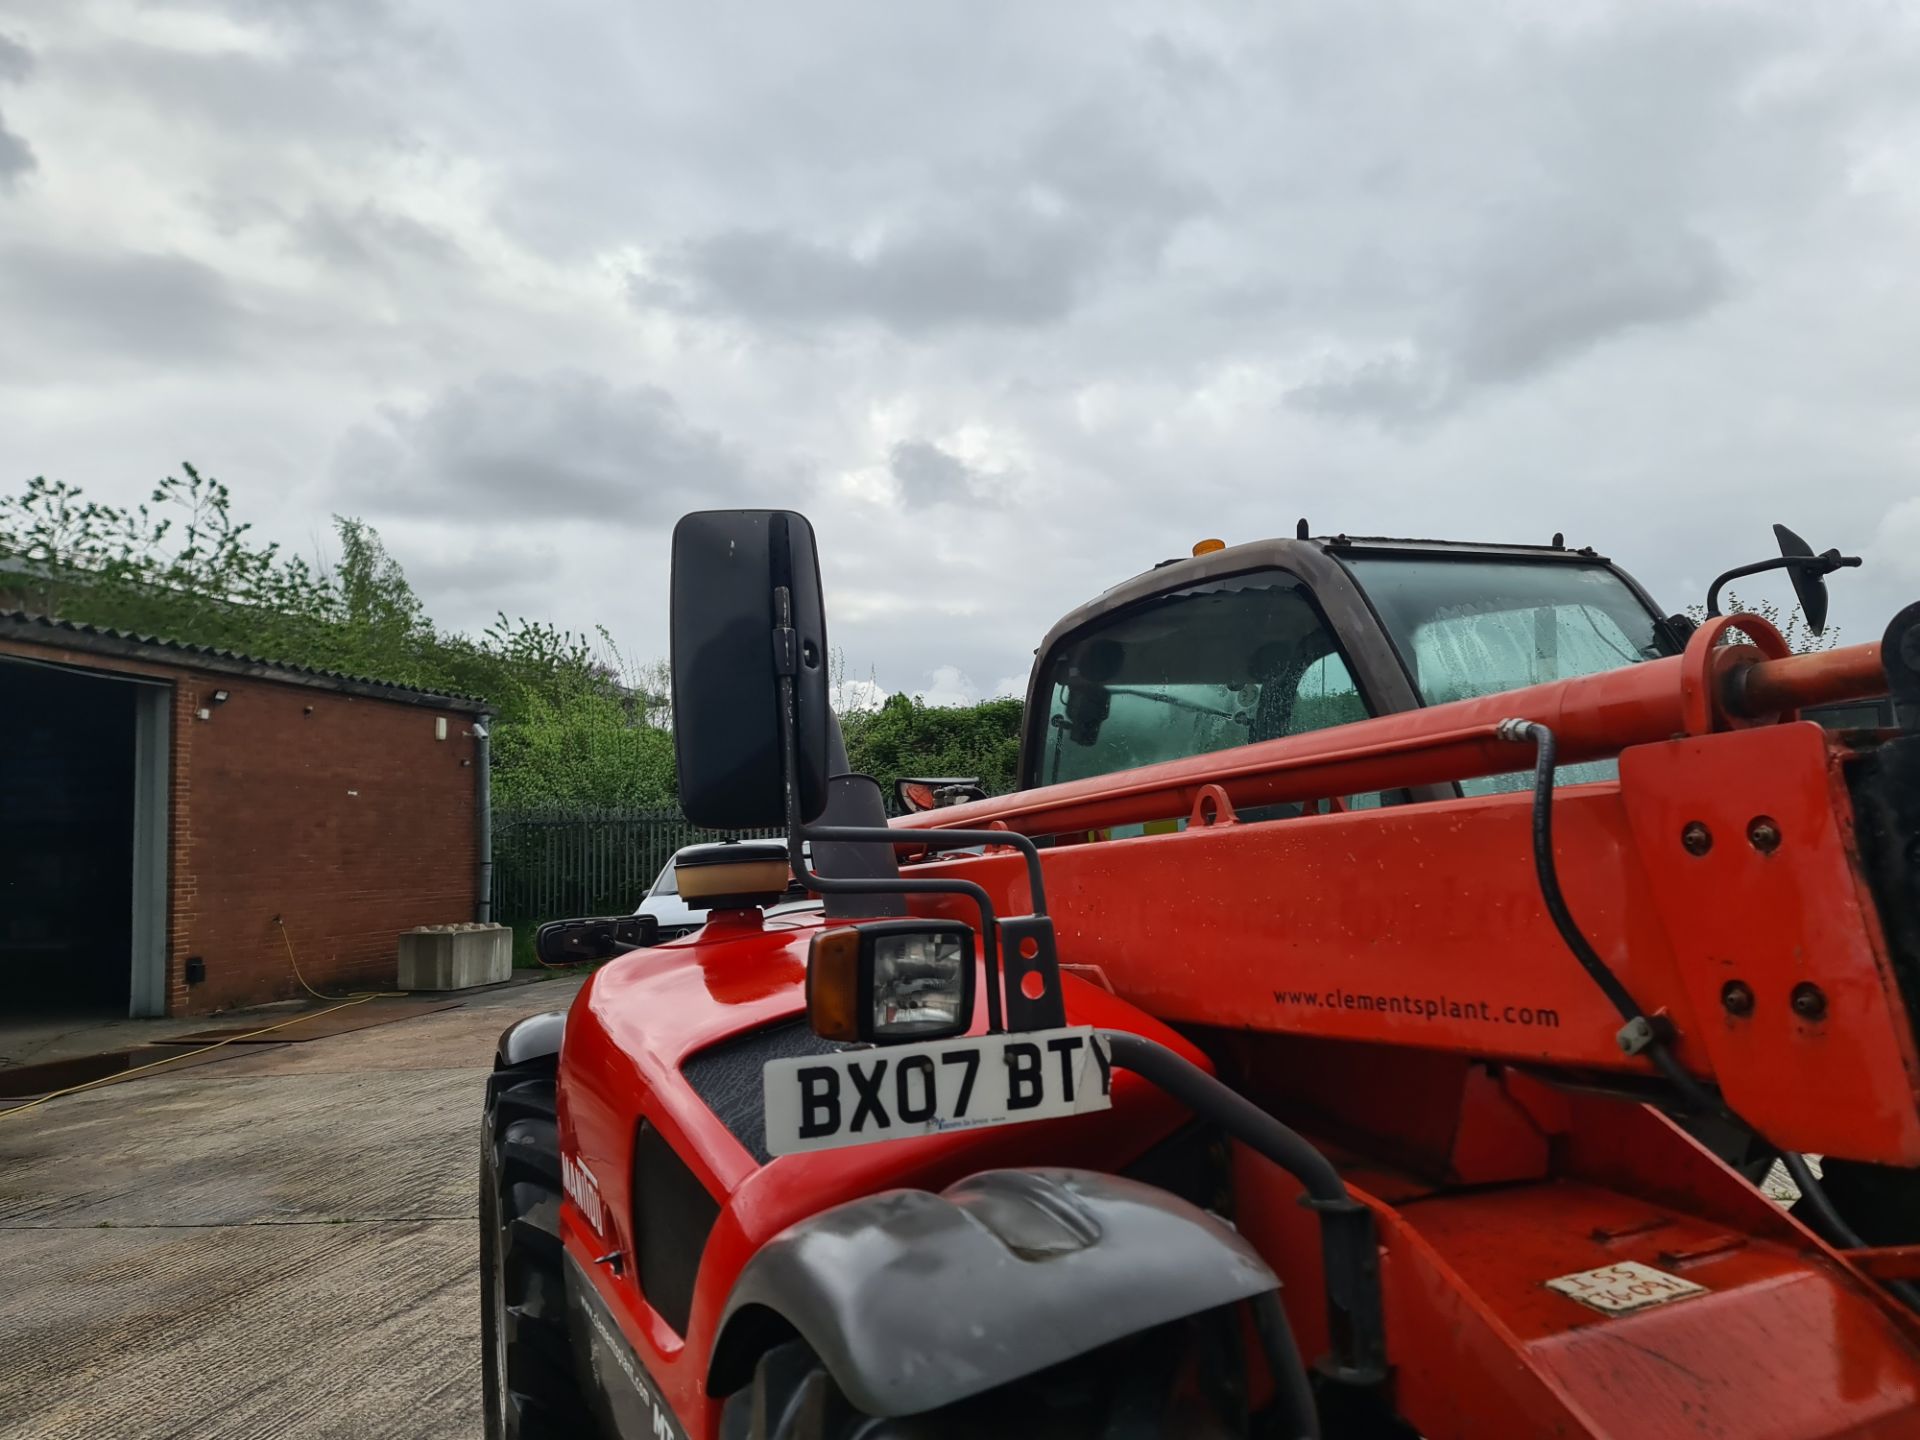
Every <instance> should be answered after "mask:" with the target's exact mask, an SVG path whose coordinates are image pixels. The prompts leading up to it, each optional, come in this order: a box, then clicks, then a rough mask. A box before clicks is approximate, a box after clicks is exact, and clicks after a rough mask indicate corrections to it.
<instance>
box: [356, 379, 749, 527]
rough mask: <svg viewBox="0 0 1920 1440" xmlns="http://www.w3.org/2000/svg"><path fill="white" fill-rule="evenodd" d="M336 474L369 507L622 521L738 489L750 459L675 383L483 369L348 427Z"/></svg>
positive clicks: (473, 519) (457, 515)
mask: <svg viewBox="0 0 1920 1440" xmlns="http://www.w3.org/2000/svg"><path fill="white" fill-rule="evenodd" d="M334 479H335V485H336V493H337V494H338V496H339V498H340V499H341V501H342V502H343V503H344V504H346V505H349V506H359V507H364V508H365V509H366V510H367V511H368V512H369V513H371V514H374V515H381V514H392V515H421V516H434V517H436V518H440V519H444V520H447V521H451V522H455V523H461V522H464V523H471V524H476V525H481V524H488V523H493V522H496V521H498V520H501V519H503V518H512V519H527V518H535V517H538V518H542V519H555V520H558V519H565V518H569V517H578V518H583V519H589V520H594V521H598V522H602V523H605V524H607V525H611V526H616V527H619V526H630V525H634V524H638V523H646V522H658V521H662V520H670V519H672V518H673V517H674V516H676V515H678V514H679V513H680V512H681V511H684V510H688V509H694V508H698V507H701V506H704V505H710V504H716V503H720V502H723V501H725V500H726V499H728V498H729V497H737V496H738V494H739V492H740V490H741V488H742V487H743V486H744V484H745V483H746V467H745V465H744V463H743V461H742V460H741V458H740V457H739V456H738V455H736V454H735V453H734V451H733V450H732V448H731V447H729V446H728V445H727V444H725V443H724V442H723V441H722V440H721V439H720V437H719V436H717V435H715V434H714V433H713V432H711V431H708V430H703V429H701V428H699V427H698V426H695V425H693V424H692V423H690V422H689V421H688V420H687V418H686V417H685V416H684V415H683V414H682V413H681V411H680V407H679V405H678V404H677V403H676V402H675V401H674V399H673V397H672V396H671V395H669V394H668V393H667V392H666V391H664V390H661V389H658V388H657V387H655V386H651V385H638V386H632V387H629V388H625V389H618V388H615V387H614V386H612V385H610V384H609V383H608V382H607V381H605V380H602V379H600V378H598V377H597V376H592V375H584V374H580V373H578V372H573V371H560V372H556V373H552V374H546V375H534V376H527V375H508V374H492V375H486V376H482V377H481V378H479V379H477V380H475V381H473V382H472V383H471V384H468V385H463V386H459V387H457V388H454V389H451V390H448V391H446V392H444V393H442V394H441V395H439V396H437V397H436V398H435V399H433V400H432V401H430V402H429V403H427V404H426V405H424V406H422V407H419V408H417V409H402V408H394V409H391V410H389V411H388V412H387V413H386V414H385V415H384V416H382V417H381V419H380V420H379V421H377V422H375V423H371V424H365V425H360V426H357V427H355V428H354V429H353V430H352V431H350V432H349V433H348V435H347V437H346V438H345V440H344V441H343V442H342V443H341V447H340V451H339V454H338V455H337V457H336V459H335V464H334Z"/></svg>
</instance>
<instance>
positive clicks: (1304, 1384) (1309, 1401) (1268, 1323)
mask: <svg viewBox="0 0 1920 1440" xmlns="http://www.w3.org/2000/svg"><path fill="white" fill-rule="evenodd" d="M1253 1328H1254V1332H1255V1333H1256V1334H1257V1335H1258V1336H1259V1337H1260V1349H1261V1352H1262V1353H1263V1354H1264V1355H1265V1356H1266V1359H1267V1369H1268V1370H1270V1371H1271V1372H1272V1373H1273V1389H1274V1395H1273V1409H1274V1415H1275V1420H1276V1428H1275V1429H1274V1431H1273V1433H1274V1434H1276V1435H1279V1436H1283V1437H1285V1440H1320V1412H1319V1410H1318V1409H1317V1408H1316V1407H1315V1405H1314V1403H1313V1384H1312V1382H1311V1381H1309V1380H1308V1379H1307V1367H1306V1366H1305V1365H1304V1364H1303V1363H1302V1362H1301V1359H1300V1347H1299V1346H1297V1345H1295V1344H1294V1343H1293V1328H1292V1327H1291V1326H1290V1325H1288V1324H1287V1307H1286V1306H1284V1305H1282V1304H1281V1303H1280V1296H1279V1294H1278V1293H1277V1292H1276V1291H1272V1290H1269V1291H1267V1293H1266V1294H1264V1295H1256V1296H1254V1298H1253Z"/></svg>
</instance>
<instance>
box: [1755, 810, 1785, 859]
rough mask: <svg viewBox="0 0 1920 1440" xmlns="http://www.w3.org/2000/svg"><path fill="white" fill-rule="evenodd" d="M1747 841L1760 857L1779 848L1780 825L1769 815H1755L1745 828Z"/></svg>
mask: <svg viewBox="0 0 1920 1440" xmlns="http://www.w3.org/2000/svg"><path fill="white" fill-rule="evenodd" d="M1747 841H1748V843H1749V844H1751V845H1752V846H1753V848H1754V849H1756V850H1758V851H1759V852H1760V853H1761V854H1762V855H1771V854H1772V853H1773V852H1774V851H1776V850H1778V849H1779V848H1780V825H1779V822H1778V821H1776V820H1775V819H1774V818H1773V817H1772V816H1771V815H1756V816H1754V817H1753V820H1752V823H1750V824H1749V825H1748V826H1747Z"/></svg>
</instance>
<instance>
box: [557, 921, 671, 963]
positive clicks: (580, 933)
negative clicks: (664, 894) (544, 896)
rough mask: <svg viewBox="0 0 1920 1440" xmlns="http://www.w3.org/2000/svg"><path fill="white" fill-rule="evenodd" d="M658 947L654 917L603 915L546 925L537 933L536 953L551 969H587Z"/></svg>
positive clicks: (658, 935)
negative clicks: (570, 967) (556, 966)
mask: <svg viewBox="0 0 1920 1440" xmlns="http://www.w3.org/2000/svg"><path fill="white" fill-rule="evenodd" d="M659 943H660V922H659V921H658V920H656V919H654V917H653V916H651V915H601V916H595V917H593V918H591V919H580V920H551V921H549V922H547V923H546V924H545V925H542V926H541V927H540V928H539V929H538V930H536V931H535V932H534V935H533V953H534V954H536V955H538V956H539V957H540V958H541V960H543V961H544V962H546V963H547V964H549V965H586V964H590V963H592V962H593V961H595V960H610V959H612V958H613V957H614V956H615V955H624V954H625V953H626V952H627V951H629V950H638V949H643V948H645V947H646V946H649V945H657V944H659Z"/></svg>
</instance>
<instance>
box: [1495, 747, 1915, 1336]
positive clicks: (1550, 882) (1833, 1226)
mask: <svg viewBox="0 0 1920 1440" xmlns="http://www.w3.org/2000/svg"><path fill="white" fill-rule="evenodd" d="M1499 729H1500V734H1501V736H1502V738H1504V739H1507V740H1520V741H1531V742H1532V743H1533V747H1534V760H1533V869H1534V874H1535V875H1536V877H1537V878H1538V879H1539V882H1540V898H1541V899H1542V901H1544V902H1545V904H1546V908H1547V914H1548V916H1549V917H1550V918H1551V919H1552V920H1553V926H1554V929H1556V930H1558V931H1559V932H1560V938H1561V940H1562V941H1564V942H1565V943H1566V947H1567V949H1568V950H1570V951H1572V952H1573V958H1574V959H1575V960H1577V961H1579V962H1580V968H1581V969H1582V970H1585V971H1586V972H1587V974H1588V975H1589V976H1591V977H1592V979H1593V982H1594V984H1595V985H1597V986H1599V987H1600V991H1601V993H1602V994H1603V995H1605V996H1606V997H1607V999H1608V1001H1609V1002H1611V1003H1612V1005H1613V1008H1614V1009H1615V1010H1617V1011H1619V1012H1620V1018H1621V1019H1622V1020H1623V1021H1624V1022H1625V1023H1624V1024H1623V1025H1622V1027H1621V1030H1620V1045H1621V1048H1622V1049H1623V1050H1626V1051H1627V1053H1628V1054H1644V1055H1645V1056H1646V1057H1647V1059H1648V1061H1649V1062H1651V1063H1652V1065H1653V1067H1654V1068H1655V1069H1656V1070H1658V1071H1659V1072H1660V1074H1661V1075H1662V1076H1663V1077H1664V1078H1665V1079H1666V1080H1667V1081H1668V1083H1670V1084H1671V1085H1672V1086H1673V1088H1674V1089H1675V1090H1677V1091H1678V1092H1679V1093H1680V1095H1681V1097H1682V1098H1683V1099H1685V1101H1686V1102H1687V1105H1688V1106H1689V1107H1690V1108H1692V1109H1693V1110H1695V1111H1698V1112H1700V1113H1703V1114H1707V1115H1719V1116H1722V1117H1723V1118H1725V1119H1726V1120H1728V1121H1729V1122H1731V1123H1732V1124H1734V1125H1737V1126H1739V1127H1740V1128H1741V1129H1743V1130H1745V1131H1747V1133H1749V1134H1757V1133H1758V1132H1757V1131H1755V1130H1754V1128H1753V1126H1751V1125H1749V1124H1748V1123H1747V1122H1746V1121H1745V1120H1743V1119H1741V1118H1740V1116H1739V1115H1737V1114H1736V1113H1734V1111H1733V1109H1732V1108H1731V1107H1730V1106H1728V1104H1727V1103H1726V1101H1725V1100H1724V1099H1722V1098H1720V1097H1719V1096H1717V1095H1715V1094H1713V1093H1712V1092H1711V1091H1709V1090H1708V1089H1707V1088H1706V1086H1704V1085H1702V1084H1701V1083H1700V1082H1699V1081H1698V1080H1696V1079H1695V1078H1694V1077H1693V1076H1692V1075H1691V1074H1689V1073H1688V1072H1687V1069H1686V1067H1685V1066H1683V1065H1682V1064H1681V1063H1680V1062H1679V1060H1678V1059H1676V1058H1675V1056H1674V1053H1673V1050H1672V1048H1671V1046H1670V1044H1669V1041H1670V1039H1671V1027H1670V1026H1666V1025H1663V1024H1656V1022H1655V1021H1654V1020H1653V1019H1652V1018H1651V1017H1649V1016H1648V1014H1647V1013H1646V1011H1645V1010H1643V1009H1641V1008H1640V1003H1639V1001H1637V1000H1635V999H1634V998H1633V994H1632V992H1631V991H1629V990H1628V989H1627V987H1626V985H1625V984H1623V983H1622V982H1621V979H1620V977H1619V976H1618V975H1616V974H1614V973H1613V969H1612V967H1611V966H1609V965H1608V964H1607V962H1606V960H1605V959H1604V958H1602V956H1601V955H1600V952H1599V951H1597V950H1595V949H1594V948H1593V944H1592V942H1591V941H1589V940H1588V939H1587V937H1586V935H1585V934H1584V933H1582V931H1581V929H1580V926H1579V924H1578V922H1576V921H1575V920H1574V918H1573V912H1572V911H1571V910H1569V909H1568V908H1567V897H1566V894H1565V892H1563V891H1562V890H1561V888H1560V872H1559V867H1558V865H1557V864H1556V863H1555V861H1554V856H1553V772H1554V754H1555V745H1554V738H1553V731H1551V730H1549V729H1548V728H1547V727H1546V726H1545V725H1542V724H1540V723H1539V722H1537V721H1533V720H1503V721H1501V722H1500V727H1499ZM1763 1138H1764V1137H1763ZM1780 1159H1781V1162H1782V1163H1783V1164H1784V1165H1785V1166H1786V1167H1787V1174H1788V1175H1790V1176H1791V1177H1792V1178H1793V1183H1794V1185H1795V1187H1796V1188H1798V1190H1799V1191H1800V1193H1801V1194H1802V1195H1803V1196H1805V1197H1806V1200H1807V1204H1808V1206H1809V1207H1810V1208H1811V1210H1812V1211H1813V1216H1814V1218H1815V1219H1816V1220H1817V1221H1818V1222H1819V1223H1818V1225H1817V1226H1815V1227H1814V1228H1816V1229H1818V1230H1819V1231H1820V1232H1821V1234H1822V1235H1823V1237H1824V1238H1825V1239H1826V1240H1827V1241H1828V1242H1829V1243H1830V1244H1832V1245H1833V1246H1834V1248H1836V1249H1839V1250H1861V1249H1865V1248H1867V1247H1866V1242H1865V1241H1864V1240H1862V1239H1861V1238H1860V1236H1859V1234H1858V1233H1857V1232H1856V1231H1855V1230H1854V1229H1853V1227H1852V1226H1851V1225H1849V1224H1847V1222H1846V1219H1845V1218H1844V1217H1843V1216H1842V1215H1841V1214H1840V1212H1839V1211H1838V1210H1837V1209H1835V1208H1834V1204H1833V1201H1832V1200H1831V1199H1830V1198H1829V1197H1828V1195H1827V1193H1826V1190H1825V1189H1824V1188H1823V1187H1822V1186H1821V1184H1820V1180H1819V1177H1818V1176H1816V1175H1815V1174H1814V1173H1813V1167H1812V1166H1811V1165H1809V1164H1808V1163H1807V1157H1806V1156H1804V1155H1802V1154H1800V1153H1799V1152H1798V1151H1796V1150H1783V1151H1781V1152H1780ZM1881 1283H1882V1284H1884V1285H1885V1286H1886V1288H1887V1289H1888V1290H1889V1291H1890V1292H1891V1293H1893V1294H1894V1295H1896V1296H1898V1297H1899V1299H1900V1300H1901V1302H1902V1303H1903V1304H1905V1305H1906V1306H1907V1307H1908V1308H1909V1309H1911V1310H1914V1311H1920V1285H1916V1284H1915V1283H1914V1282H1912V1281H1908V1280H1889V1281H1883V1282H1881Z"/></svg>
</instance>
